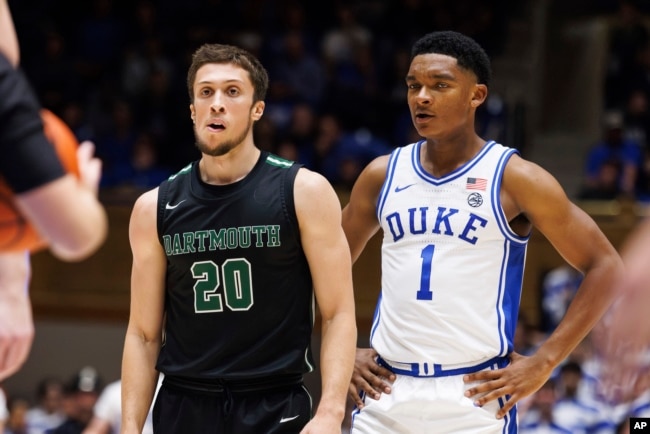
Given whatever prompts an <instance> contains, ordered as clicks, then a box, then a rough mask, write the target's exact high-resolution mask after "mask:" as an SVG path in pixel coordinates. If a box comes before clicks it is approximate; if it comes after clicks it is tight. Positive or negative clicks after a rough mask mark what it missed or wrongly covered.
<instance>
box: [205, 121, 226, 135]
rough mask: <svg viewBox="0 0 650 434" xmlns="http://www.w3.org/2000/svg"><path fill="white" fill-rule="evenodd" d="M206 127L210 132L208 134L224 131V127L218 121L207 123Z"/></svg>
mask: <svg viewBox="0 0 650 434" xmlns="http://www.w3.org/2000/svg"><path fill="white" fill-rule="evenodd" d="M207 127H208V130H210V132H213V133H218V132H220V131H223V130H225V129H226V126H225V125H224V123H223V122H222V121H220V120H214V121H212V122H210V123H208V125H207Z"/></svg>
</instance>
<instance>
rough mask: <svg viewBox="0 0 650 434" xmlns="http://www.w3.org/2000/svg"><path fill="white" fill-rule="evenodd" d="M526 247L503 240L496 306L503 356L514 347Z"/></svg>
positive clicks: (501, 353) (500, 352)
mask: <svg viewBox="0 0 650 434" xmlns="http://www.w3.org/2000/svg"><path fill="white" fill-rule="evenodd" d="M526 248H527V245H526V244H518V243H512V242H509V241H508V240H505V241H504V246H503V250H504V255H503V262H502V264H501V278H500V281H499V295H498V299H497V306H496V310H497V318H498V328H499V333H500V336H499V341H500V345H501V349H500V351H499V354H500V355H503V356H505V355H508V354H510V352H512V350H513V347H514V337H515V329H516V327H517V317H518V312H519V304H520V302H521V288H522V285H523V277H524V267H525V263H526Z"/></svg>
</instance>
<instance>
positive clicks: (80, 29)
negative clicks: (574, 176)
mask: <svg viewBox="0 0 650 434" xmlns="http://www.w3.org/2000/svg"><path fill="white" fill-rule="evenodd" d="M506 3H507V0H455V1H447V0H442V1H441V0H408V1H400V0H390V1H386V0H365V1H327V2H319V1H314V2H311V1H310V2H305V1H297V0H274V1H264V0H242V1H236V2H233V1H223V0H204V1H200V0H187V1H182V2H178V1H169V0H161V1H155V2H154V1H152V0H136V1H132V0H91V1H87V2H78V1H72V0H61V1H47V0H41V1H36V2H31V1H30V2H19V1H13V2H10V6H11V7H12V11H13V13H14V17H15V21H16V29H17V32H18V36H19V39H20V44H21V48H22V53H23V54H22V67H23V68H24V70H25V71H26V73H27V75H28V77H29V78H30V80H31V82H32V84H33V86H34V88H35V89H36V91H37V93H38V95H39V97H40V99H41V101H42V104H43V105H44V106H45V107H47V108H49V109H50V110H52V111H54V112H55V113H56V114H58V115H59V116H61V117H62V118H63V119H64V120H65V121H66V122H67V123H68V124H69V125H71V126H72V127H73V129H74V132H75V133H76V135H77V137H78V138H79V139H80V140H85V139H92V140H93V141H94V142H95V143H96V145H97V149H98V154H99V156H100V157H101V158H102V160H103V161H104V167H105V171H104V177H103V187H106V188H109V187H120V186H135V187H136V188H150V187H153V186H156V185H157V184H158V183H159V182H160V181H161V180H162V179H164V178H165V177H166V176H167V175H168V174H169V173H170V172H171V171H176V170H178V169H180V168H182V167H183V166H185V165H186V164H187V163H189V162H190V161H191V160H193V159H196V158H198V151H196V149H195V147H194V136H193V131H192V125H191V122H190V117H189V98H188V92H187V85H186V72H187V68H188V66H189V63H190V56H191V53H192V52H193V51H194V50H195V49H196V48H198V46H200V45H201V44H203V43H206V42H219V43H227V44H235V45H239V46H242V47H244V48H246V49H248V50H249V51H251V52H253V53H255V54H256V55H257V56H259V58H260V59H261V61H262V63H263V64H264V65H265V67H266V68H267V70H268V72H269V75H270V89H269V93H268V95H267V100H266V110H265V115H264V117H263V118H262V120H261V121H260V122H258V123H257V124H256V126H255V129H256V136H255V140H256V144H257V145H258V146H259V147H261V148H264V149H268V150H270V151H273V152H276V153H278V154H280V155H281V156H285V157H287V158H290V159H294V160H298V161H300V162H301V163H304V164H305V165H306V166H307V167H308V168H311V169H313V170H317V171H319V172H321V173H323V174H324V175H325V176H326V177H327V178H328V179H329V180H330V181H331V182H332V183H334V184H336V185H337V186H339V185H340V186H342V187H349V186H350V184H351V183H352V182H353V181H354V179H355V178H356V175H357V174H358V172H359V170H360V169H361V167H362V166H363V165H365V164H366V163H367V162H369V161H370V160H371V159H372V158H373V157H374V156H376V155H379V154H384V153H387V152H388V151H389V150H390V149H392V148H393V147H395V146H402V145H403V144H406V143H409V142H411V141H413V140H414V137H413V135H414V132H413V128H412V125H411V120H410V117H409V114H408V109H407V105H406V100H405V91H406V86H405V84H404V77H405V75H406V71H407V69H408V62H409V49H410V46H411V44H412V42H414V40H415V39H417V38H418V37H420V36H422V35H423V34H425V33H427V32H430V31H433V30H439V29H455V30H459V31H462V32H465V33H466V34H468V35H470V36H472V37H474V38H475V39H476V40H477V41H479V42H480V43H481V44H482V45H483V46H484V47H485V49H486V51H487V52H488V54H490V55H491V56H498V55H499V54H500V52H501V50H502V49H503V46H504V43H505V41H506V38H507V29H508V25H507V24H508V20H509V19H510V17H511V16H512V14H515V13H517V8H513V7H505V6H506Z"/></svg>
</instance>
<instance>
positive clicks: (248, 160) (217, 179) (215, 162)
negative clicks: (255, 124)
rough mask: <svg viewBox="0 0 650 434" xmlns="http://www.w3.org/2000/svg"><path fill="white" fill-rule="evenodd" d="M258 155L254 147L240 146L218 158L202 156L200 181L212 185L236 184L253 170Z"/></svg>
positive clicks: (251, 145)
mask: <svg viewBox="0 0 650 434" xmlns="http://www.w3.org/2000/svg"><path fill="white" fill-rule="evenodd" d="M260 153H261V151H260V150H259V149H258V148H257V147H255V145H253V144H250V145H248V144H247V145H244V144H242V145H240V146H237V147H236V148H234V149H232V150H230V151H229V152H228V153H226V154H224V155H220V156H218V157H213V156H210V155H206V154H203V156H202V157H201V160H200V161H199V171H200V173H201V180H202V181H203V182H205V183H206V184H212V185H227V184H232V183H234V182H237V181H239V180H241V179H243V178H244V177H246V175H248V174H249V173H250V171H251V170H253V167H255V164H256V163H257V160H258V159H259V157H260Z"/></svg>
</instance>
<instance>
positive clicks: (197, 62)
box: [122, 44, 356, 434]
mask: <svg viewBox="0 0 650 434" xmlns="http://www.w3.org/2000/svg"><path fill="white" fill-rule="evenodd" d="M187 83H188V90H189V93H190V102H191V103H190V114H191V118H192V121H193V122H194V131H195V136H196V142H197V146H198V148H199V150H200V151H201V158H200V159H199V160H198V161H194V162H192V163H191V164H189V165H188V166H187V167H185V168H184V169H182V170H181V171H180V172H179V173H177V174H175V175H173V176H171V177H170V178H169V179H168V180H167V181H165V182H163V183H162V184H161V185H160V186H159V187H158V188H156V189H154V190H151V191H149V192H146V193H144V194H143V195H142V196H141V197H140V198H138V200H137V201H136V203H135V206H134V209H133V213H132V216H131V222H130V228H129V237H130V242H131V248H132V252H133V270H132V278H131V314H130V320H129V325H128V330H127V334H126V340H125V347H124V355H123V365H122V412H123V414H122V433H123V434H128V433H139V432H140V430H141V429H142V426H143V424H144V421H145V418H146V416H147V411H148V409H149V405H150V402H151V400H152V396H153V394H154V389H155V386H156V380H157V378H158V372H157V371H160V372H162V373H163V374H164V375H165V378H164V381H163V385H162V386H161V388H160V391H159V392H158V395H157V398H156V401H155V403H154V410H153V424H154V431H155V432H156V433H179V434H181V433H182V434H188V433H189V434H191V433H197V434H199V433H200V434H203V433H208V432H211V433H232V434H245V433H251V434H259V433H280V432H282V433H298V432H303V433H340V430H341V424H342V421H343V417H344V412H345V400H346V392H347V388H348V382H349V381H350V377H351V373H352V366H353V363H354V352H355V344H356V326H355V317H354V299H353V294H352V272H351V260H350V253H349V249H348V246H347V242H346V240H345V235H344V234H343V230H342V227H341V206H340V202H339V200H338V197H337V196H336V194H335V192H334V190H333V188H332V187H331V186H330V184H329V183H328V182H327V181H326V180H325V178H324V177H323V176H321V175H319V174H317V173H315V172H312V171H309V170H306V169H304V168H300V167H298V166H297V165H296V164H294V163H292V162H290V161H287V160H283V159H281V158H278V157H276V156H274V155H271V154H269V153H267V152H262V151H260V149H258V148H257V147H256V146H255V143H254V140H253V129H252V126H253V123H254V122H256V121H257V120H259V119H260V117H261V116H262V114H263V112H264V97H265V94H266V90H267V86H268V76H267V73H266V71H265V70H264V68H263V66H262V65H261V64H260V63H259V61H258V60H257V59H256V58H254V57H253V56H252V55H251V54H249V53H248V52H246V51H244V50H241V49H239V48H237V47H233V46H228V45H219V44H213V45H210V44H208V45H204V46H202V47H200V48H199V49H198V50H197V51H196V52H195V53H194V55H193V58H192V64H191V66H190V68H189V73H188V80H187ZM314 297H315V301H316V302H317V303H318V306H319V310H320V314H321V316H322V348H321V358H320V366H321V374H322V396H321V399H320V404H319V405H318V408H317V410H316V412H315V414H314V415H313V418H312V408H311V398H310V396H309V394H308V392H307V391H306V389H305V388H304V386H303V384H302V376H303V374H304V373H306V372H309V371H311V370H313V367H314V363H313V360H312V355H311V351H310V338H311V333H312V324H313V320H314V304H313V301H314Z"/></svg>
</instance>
